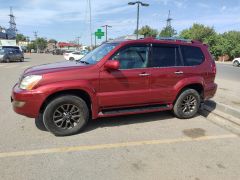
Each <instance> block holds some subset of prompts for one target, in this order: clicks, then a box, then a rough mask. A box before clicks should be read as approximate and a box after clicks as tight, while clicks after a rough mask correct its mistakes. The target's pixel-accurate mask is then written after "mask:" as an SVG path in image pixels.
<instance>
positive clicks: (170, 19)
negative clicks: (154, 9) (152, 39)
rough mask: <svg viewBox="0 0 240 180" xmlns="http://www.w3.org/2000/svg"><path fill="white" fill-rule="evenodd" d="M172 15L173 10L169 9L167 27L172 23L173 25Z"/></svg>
mask: <svg viewBox="0 0 240 180" xmlns="http://www.w3.org/2000/svg"><path fill="white" fill-rule="evenodd" d="M170 16H171V11H170V10H169V11H168V18H167V20H166V21H167V27H171V26H172V25H171V22H172V20H173V19H172V18H171V17H170Z"/></svg>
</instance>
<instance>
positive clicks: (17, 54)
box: [0, 48, 24, 63]
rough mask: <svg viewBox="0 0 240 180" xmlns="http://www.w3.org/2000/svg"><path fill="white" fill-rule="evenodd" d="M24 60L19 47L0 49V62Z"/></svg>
mask: <svg viewBox="0 0 240 180" xmlns="http://www.w3.org/2000/svg"><path fill="white" fill-rule="evenodd" d="M11 61H20V62H23V61H24V55H23V53H22V52H21V51H20V50H19V49H8V48H7V49H0V62H7V63H9V62H11Z"/></svg>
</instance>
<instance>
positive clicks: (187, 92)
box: [173, 89, 201, 119]
mask: <svg viewBox="0 0 240 180" xmlns="http://www.w3.org/2000/svg"><path fill="white" fill-rule="evenodd" d="M188 95H192V96H194V97H195V98H196V100H197V106H196V108H195V110H194V111H193V112H192V113H190V114H188V115H186V114H184V113H183V112H182V110H181V105H182V101H183V100H184V98H185V97H186V96H188ZM200 103H201V98H200V95H199V93H198V92H197V91H196V90H194V89H186V90H184V91H183V92H182V93H181V94H180V96H179V97H178V99H177V101H176V102H175V104H174V108H173V111H174V114H175V115H176V116H177V117H178V118H180V119H189V118H192V117H194V116H195V115H196V114H197V112H198V110H199V107H200Z"/></svg>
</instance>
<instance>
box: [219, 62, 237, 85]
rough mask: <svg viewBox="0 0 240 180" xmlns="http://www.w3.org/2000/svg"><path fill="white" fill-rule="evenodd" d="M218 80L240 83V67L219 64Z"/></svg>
mask: <svg viewBox="0 0 240 180" xmlns="http://www.w3.org/2000/svg"><path fill="white" fill-rule="evenodd" d="M217 78H218V79H226V80H230V81H237V82H240V67H234V66H232V65H231V64H220V63H217Z"/></svg>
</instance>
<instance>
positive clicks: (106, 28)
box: [102, 25, 112, 42]
mask: <svg viewBox="0 0 240 180" xmlns="http://www.w3.org/2000/svg"><path fill="white" fill-rule="evenodd" d="M102 27H105V33H106V42H107V41H108V28H111V27H112V26H109V25H104V26H102Z"/></svg>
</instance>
